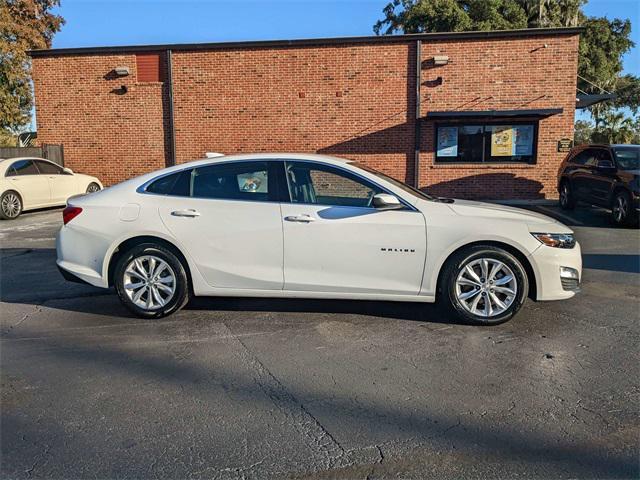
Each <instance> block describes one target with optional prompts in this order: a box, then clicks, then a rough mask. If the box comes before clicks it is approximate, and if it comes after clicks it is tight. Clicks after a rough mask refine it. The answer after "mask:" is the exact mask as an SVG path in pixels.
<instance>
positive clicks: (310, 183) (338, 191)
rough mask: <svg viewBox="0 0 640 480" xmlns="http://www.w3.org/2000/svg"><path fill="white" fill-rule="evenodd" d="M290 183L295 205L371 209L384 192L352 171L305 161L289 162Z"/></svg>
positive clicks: (288, 177) (288, 176) (288, 175)
mask: <svg viewBox="0 0 640 480" xmlns="http://www.w3.org/2000/svg"><path fill="white" fill-rule="evenodd" d="M286 171H287V182H288V184H289V191H290V194H291V201H292V202H293V203H310V204H315V205H328V206H343V207H371V206H372V202H373V196H374V195H376V194H378V193H381V192H382V189H381V188H380V187H378V186H376V185H374V184H372V183H370V182H368V181H366V180H364V179H362V178H359V177H357V176H356V175H352V174H351V173H349V172H346V171H343V170H340V169H337V168H333V167H331V166H328V165H320V164H314V163H305V162H287V163H286Z"/></svg>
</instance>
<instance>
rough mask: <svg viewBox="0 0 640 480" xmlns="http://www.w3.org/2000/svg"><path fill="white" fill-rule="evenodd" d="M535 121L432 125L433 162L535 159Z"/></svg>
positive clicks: (528, 161) (525, 161)
mask: <svg viewBox="0 0 640 480" xmlns="http://www.w3.org/2000/svg"><path fill="white" fill-rule="evenodd" d="M537 133H538V124H537V122H536V123H500V124H497V123H496V124H485V123H483V124H449V125H443V124H438V125H436V162H449V163H456V162H457V163H500V162H522V163H535V160H536V140H537Z"/></svg>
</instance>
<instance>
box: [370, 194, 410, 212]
mask: <svg viewBox="0 0 640 480" xmlns="http://www.w3.org/2000/svg"><path fill="white" fill-rule="evenodd" d="M373 206H374V207H375V208H377V209H378V210H398V209H400V208H404V205H402V203H401V202H400V200H398V197H396V196H395V195H389V194H388V193H378V194H377V195H374V196H373Z"/></svg>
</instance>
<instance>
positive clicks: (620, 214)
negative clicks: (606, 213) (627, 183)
mask: <svg viewBox="0 0 640 480" xmlns="http://www.w3.org/2000/svg"><path fill="white" fill-rule="evenodd" d="M611 219H612V220H613V223H615V224H616V225H618V226H627V225H633V224H634V223H636V222H637V221H638V215H637V214H636V212H635V211H634V210H633V207H632V205H631V196H630V195H629V194H628V193H627V192H625V191H624V190H622V191H619V192H618V193H616V194H615V195H614V197H613V203H612V205H611Z"/></svg>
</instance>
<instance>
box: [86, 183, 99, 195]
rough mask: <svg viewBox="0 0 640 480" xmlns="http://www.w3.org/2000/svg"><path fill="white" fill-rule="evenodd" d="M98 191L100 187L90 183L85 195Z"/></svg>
mask: <svg viewBox="0 0 640 480" xmlns="http://www.w3.org/2000/svg"><path fill="white" fill-rule="evenodd" d="M99 191H100V185H98V184H97V183H96V182H91V183H90V184H89V186H88V187H87V193H94V192H99Z"/></svg>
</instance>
